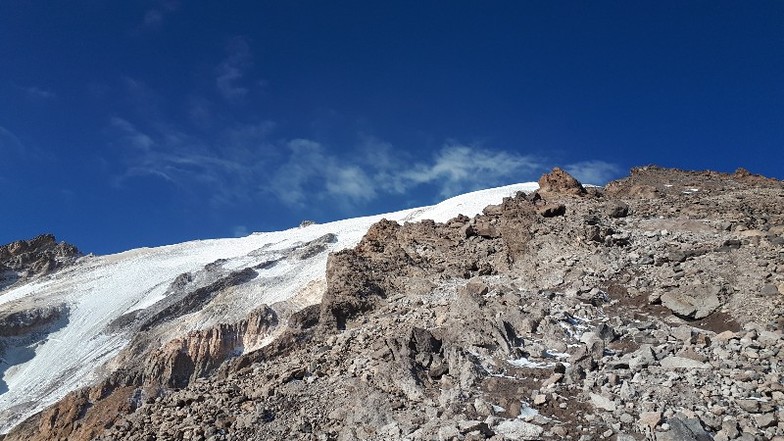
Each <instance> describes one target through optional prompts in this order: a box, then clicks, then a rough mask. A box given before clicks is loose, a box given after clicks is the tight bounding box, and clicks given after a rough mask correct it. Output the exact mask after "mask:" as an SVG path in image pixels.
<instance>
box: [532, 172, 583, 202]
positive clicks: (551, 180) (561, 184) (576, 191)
mask: <svg viewBox="0 0 784 441" xmlns="http://www.w3.org/2000/svg"><path fill="white" fill-rule="evenodd" d="M539 192H540V193H543V194H545V195H548V194H550V195H574V196H582V195H584V194H587V193H588V192H587V191H585V188H583V186H582V184H580V182H579V181H577V179H575V178H574V177H572V175H570V174H569V173H567V172H565V171H563V170H561V169H560V168H558V167H556V168H554V169H553V171H552V172H550V173H546V174H544V175H542V177H541V178H539Z"/></svg>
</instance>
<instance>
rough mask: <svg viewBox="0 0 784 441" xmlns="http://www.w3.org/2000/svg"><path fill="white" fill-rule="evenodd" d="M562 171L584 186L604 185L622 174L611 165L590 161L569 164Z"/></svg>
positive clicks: (616, 167) (615, 166) (617, 167)
mask: <svg viewBox="0 0 784 441" xmlns="http://www.w3.org/2000/svg"><path fill="white" fill-rule="evenodd" d="M564 169H565V170H566V171H567V172H569V174H571V175H572V176H574V177H575V178H576V179H577V180H578V181H580V182H582V183H585V184H594V185H604V184H606V183H607V182H608V181H610V180H611V179H615V178H618V177H619V176H620V175H621V174H622V170H621V168H620V167H619V166H618V165H616V164H613V163H610V162H605V161H599V160H591V161H582V162H576V163H574V164H569V165H567V166H566V167H564Z"/></svg>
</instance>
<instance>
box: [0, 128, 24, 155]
mask: <svg viewBox="0 0 784 441" xmlns="http://www.w3.org/2000/svg"><path fill="white" fill-rule="evenodd" d="M24 152H25V146H24V144H22V141H20V140H19V138H18V137H17V136H16V135H14V134H13V133H12V132H11V131H10V130H8V129H6V128H5V127H3V126H0V153H2V154H9V153H15V154H22V153H24Z"/></svg>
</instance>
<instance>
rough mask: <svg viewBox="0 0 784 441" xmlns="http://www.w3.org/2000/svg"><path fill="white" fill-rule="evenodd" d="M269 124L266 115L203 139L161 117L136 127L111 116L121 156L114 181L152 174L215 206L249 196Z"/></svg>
mask: <svg viewBox="0 0 784 441" xmlns="http://www.w3.org/2000/svg"><path fill="white" fill-rule="evenodd" d="M270 126H271V123H269V122H267V121H259V122H255V123H246V124H242V125H241V126H237V127H235V126H232V127H229V128H227V129H224V130H222V131H221V132H220V133H219V134H218V135H217V136H215V137H214V138H213V139H204V138H200V137H197V136H195V135H192V134H188V133H186V132H185V131H182V130H179V129H178V128H176V127H174V126H172V125H168V124H164V123H161V122H156V123H154V124H148V125H145V126H144V127H143V128H140V127H139V126H138V124H134V123H131V122H130V121H128V120H127V119H123V118H120V117H113V118H110V120H109V133H110V136H112V138H113V143H112V144H113V145H114V146H115V147H116V148H119V149H120V151H119V153H120V155H121V157H122V158H124V159H123V160H124V164H123V170H122V172H121V173H120V174H119V175H118V176H116V177H115V179H114V184H115V185H118V186H123V185H130V184H129V181H131V180H132V179H134V178H139V177H154V178H158V179H161V180H163V181H164V182H167V183H169V184H171V185H174V186H175V187H177V188H179V189H180V190H181V191H183V192H184V193H187V194H190V195H192V196H194V197H199V199H202V200H205V199H206V200H207V202H209V203H210V204H212V205H214V206H224V205H227V204H229V205H230V204H236V203H240V202H242V203H245V202H248V201H249V200H251V199H252V196H253V194H254V193H255V190H254V189H255V188H256V184H257V183H258V182H259V180H260V179H261V177H262V175H263V174H264V169H263V167H264V161H265V160H266V159H267V158H268V154H266V153H264V151H266V150H268V149H267V148H266V146H265V145H264V144H263V143H264V142H265V141H264V140H263V135H262V134H263V133H265V131H267V130H269V127H270Z"/></svg>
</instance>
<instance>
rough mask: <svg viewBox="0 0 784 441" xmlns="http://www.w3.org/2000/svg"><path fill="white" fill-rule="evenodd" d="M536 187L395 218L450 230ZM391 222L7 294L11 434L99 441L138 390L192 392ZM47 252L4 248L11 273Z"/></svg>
mask: <svg viewBox="0 0 784 441" xmlns="http://www.w3.org/2000/svg"><path fill="white" fill-rule="evenodd" d="M533 188H536V185H535V183H533V184H516V185H511V186H507V187H500V188H495V189H488V190H481V191H478V192H473V193H468V194H465V195H460V196H456V197H454V198H451V199H448V200H446V201H444V202H442V203H440V204H437V205H434V206H431V207H422V208H415V209H408V210H403V211H399V212H395V213H389V214H386V215H384V216H386V217H388V218H390V219H395V220H397V221H401V222H402V221H415V220H419V219H426V218H432V219H439V220H442V221H443V220H448V219H449V218H451V217H454V216H455V215H457V214H458V213H461V212H462V213H471V214H475V213H478V212H480V211H481V210H482V208H483V207H484V205H485V204H486V203H487V201H488V200H490V201H501V200H502V198H503V197H505V196H508V195H511V194H514V193H515V192H516V191H519V190H523V189H528V190H531V189H533ZM382 217H383V216H381V215H377V216H369V217H364V218H355V219H346V220H342V221H336V222H330V223H325V224H316V223H313V222H308V223H303V224H302V225H300V227H298V228H292V229H289V230H286V231H276V232H265V233H254V234H251V235H249V236H247V237H243V238H236V239H217V240H204V241H193V242H186V243H183V244H177V245H171V246H164V247H158V248H141V249H137V250H130V251H127V252H124V253H120V254H116V255H110V256H85V257H82V258H79V259H76V260H75V261H73V262H72V263H73V264H72V265H67V266H65V265H64V266H62V267H58V268H61V269H60V270H58V271H56V272H51V271H49V272H45V273H43V274H39V275H33V276H31V277H28V276H25V277H24V278H19V279H17V281H16V282H15V283H13V284H11V285H9V286H7V287H5V288H0V318H2V320H0V434H3V433H6V432H8V431H9V430H10V429H12V428H13V427H14V426H16V425H17V424H19V422H21V421H23V420H26V419H28V418H29V417H30V416H32V415H35V414H37V416H36V417H35V418H33V419H31V420H29V421H27V422H26V423H25V427H36V429H35V432H36V435H30V436H31V437H33V436H34V437H36V438H37V439H53V438H54V439H56V438H58V437H59V438H66V439H92V436H93V433H94V432H95V430H94V426H96V427H103V426H102V425H103V424H104V423H105V422H106V421H107V420H106V419H107V418H109V420H108V421H111V418H113V416H111V417H107V415H114V413H116V412H115V411H107V410H106V409H113V408H115V407H118V406H119V408H127V407H128V406H131V408H133V406H135V405H136V404H135V403H138V399H137V395H138V391H139V390H144V391H145V393H147V394H153V395H155V394H161V393H165V391H166V390H168V389H169V388H172V387H182V386H184V385H186V384H188V383H190V382H192V381H193V380H194V379H196V378H198V377H202V376H205V375H209V374H210V373H211V372H212V371H213V370H214V369H216V368H217V367H218V366H219V365H220V364H221V363H222V362H223V361H224V360H225V359H227V358H234V357H238V356H240V355H242V354H244V353H247V352H252V351H254V350H256V349H258V348H260V347H262V346H264V345H266V344H267V343H269V341H271V340H272V339H274V338H275V336H276V335H277V334H278V333H280V332H281V331H282V330H283V329H284V326H282V325H284V324H285V323H286V322H287V321H288V317H289V316H290V315H291V314H292V313H294V312H296V311H299V310H301V309H302V308H304V307H307V306H308V305H312V304H314V303H318V301H319V300H320V298H321V296H322V294H323V292H324V289H325V272H326V266H327V257H328V255H329V253H330V252H333V251H338V250H341V249H344V248H347V247H353V246H354V245H356V244H357V243H358V242H359V240H360V239H361V238H362V236H363V235H364V234H365V233H366V232H367V230H368V228H369V227H370V225H372V224H373V223H374V222H376V221H378V220H380V219H381V218H382ZM33 242H35V243H36V244H38V243H39V242H41V243H44V244H45V243H46V242H47V241H45V240H44V241H40V240H38V239H36V240H35V241H33ZM37 248H42V249H45V248H46V247H36V246H30V244H28V243H26V242H20V243H15V244H11V245H10V246H8V247H4V249H10V250H11V252H13V255H12V256H11V257H12V258H13V259H16V260H13V259H11V261H13V262H16V261H19V260H20V259H17V257H18V256H24V261H25V262H36V261H37V260H39V259H31V258H28V257H29V256H35V255H44V253H37V254H36V253H32V254H31V253H30V250H31V249H37ZM64 263H67V262H64ZM20 268H21V267H20ZM55 403H56V404H55ZM50 405H51V407H50ZM107 406H108V407H107ZM47 407H49V409H46V408H47ZM44 409H46V410H45V411H44V412H41V411H42V410H44ZM18 430H23V429H22V428H20V429H18ZM30 439H32V438H30Z"/></svg>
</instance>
